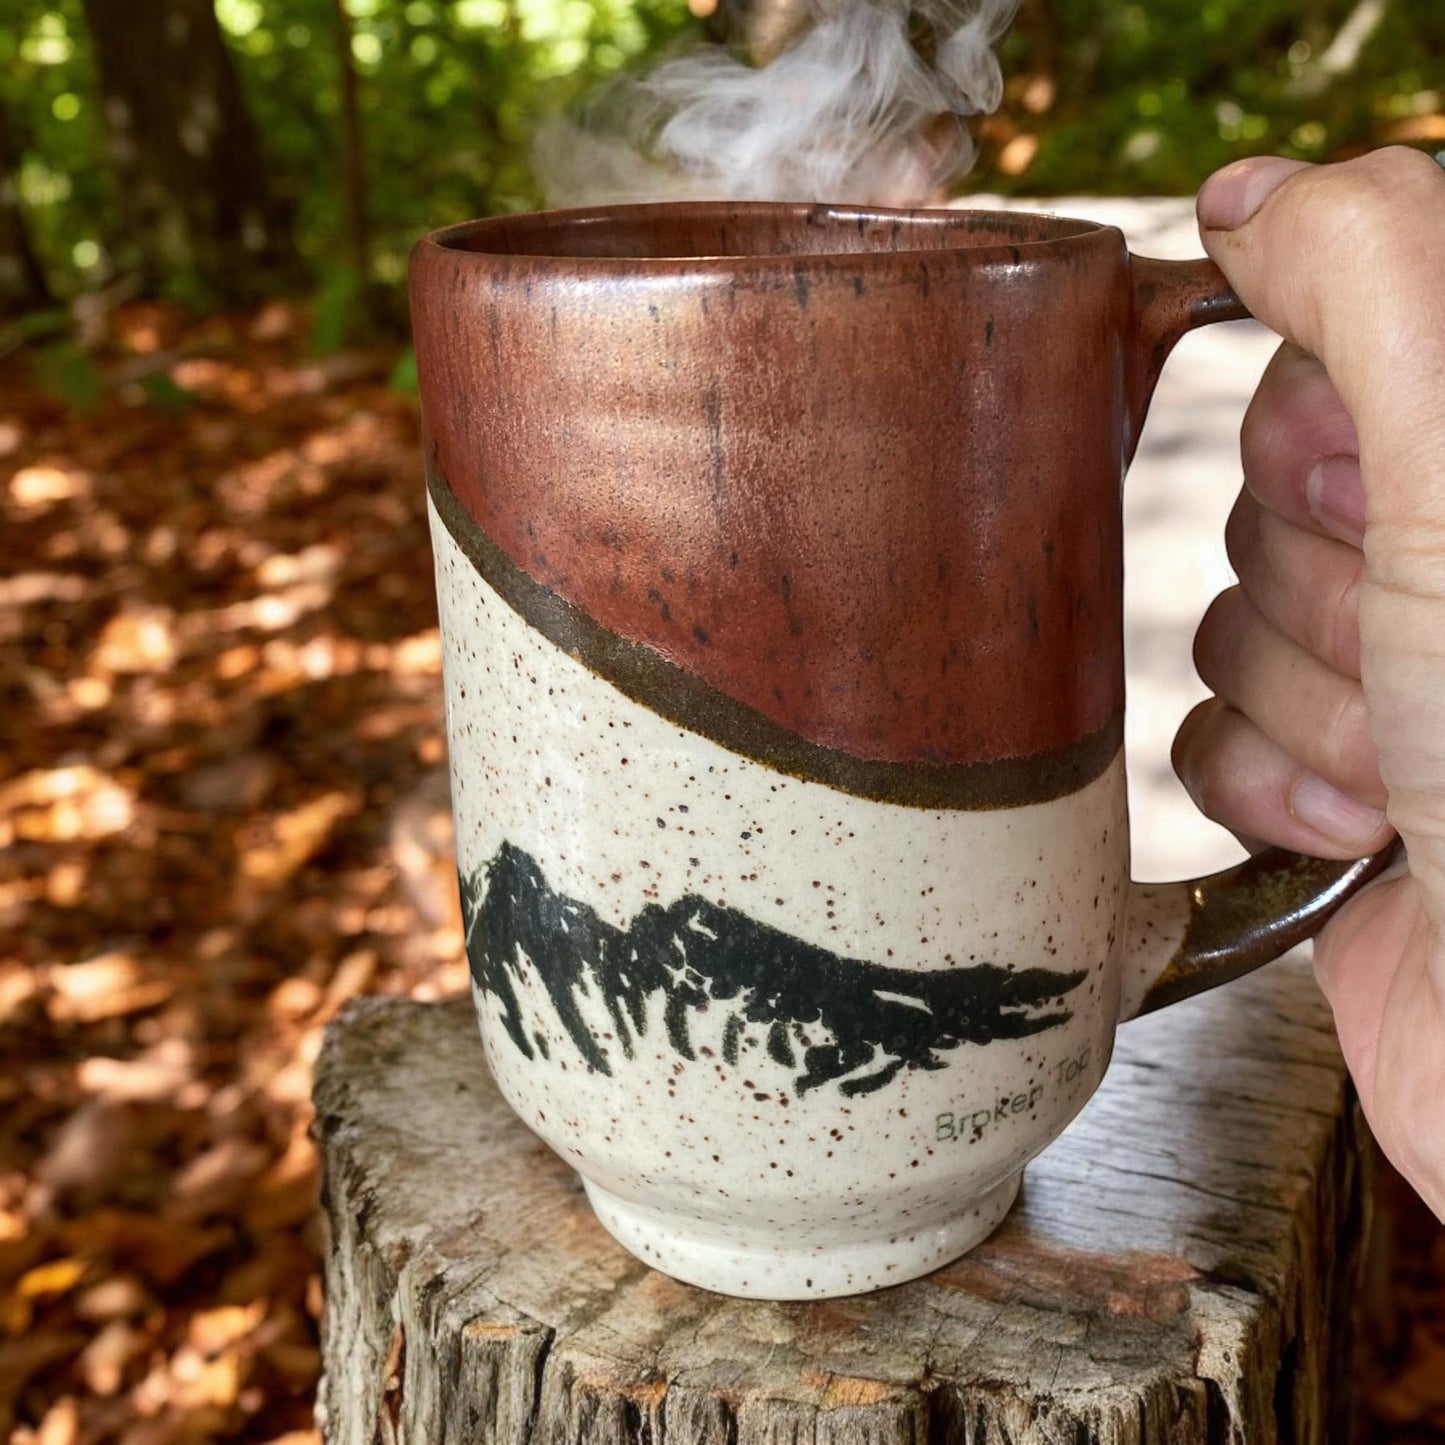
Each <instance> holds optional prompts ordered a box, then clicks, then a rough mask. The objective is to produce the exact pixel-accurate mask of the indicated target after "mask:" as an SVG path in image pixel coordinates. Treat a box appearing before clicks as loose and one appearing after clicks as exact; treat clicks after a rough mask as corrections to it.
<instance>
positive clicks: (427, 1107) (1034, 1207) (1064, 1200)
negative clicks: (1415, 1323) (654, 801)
mask: <svg viewBox="0 0 1445 1445" xmlns="http://www.w3.org/2000/svg"><path fill="white" fill-rule="evenodd" d="M315 1097H316V1106H317V1124H316V1129H317V1135H318V1138H319V1140H320V1143H321V1148H322V1152H323V1156H324V1166H325V1181H326V1187H325V1207H326V1214H327V1218H328V1221H329V1225H330V1234H331V1237H330V1243H329V1250H328V1260H327V1324H326V1342H325V1356H326V1380H325V1383H324V1386H323V1392H322V1403H321V1412H322V1415H323V1420H324V1427H325V1434H326V1439H327V1440H328V1441H329V1442H331V1445H370V1442H373V1441H384V1442H392V1441H396V1442H401V1441H410V1442H427V1445H453V1442H455V1445H461V1442H468V1445H471V1442H482V1441H487V1442H491V1441H498V1442H503V1441H506V1442H518V1445H521V1442H528V1445H534V1442H535V1445H552V1442H558V1445H561V1442H564V1441H565V1442H569V1445H570V1442H585V1445H594V1442H596V1445H601V1442H633V1441H648V1442H651V1445H661V1442H662V1441H664V1440H666V1441H668V1442H670V1445H714V1442H716V1445H734V1442H736V1445H753V1442H757V1445H762V1442H769V1445H773V1442H776V1445H783V1442H795V1441H807V1442H810V1445H824V1442H835V1441H836V1442H848V1445H863V1442H877V1445H914V1442H922V1441H925V1440H926V1441H929V1442H959V1445H983V1442H985V1441H987V1442H988V1445H999V1442H1003V1445H1056V1442H1057V1445H1081V1442H1095V1441H1097V1442H1108V1445H1150V1442H1164V1441H1168V1442H1171V1445H1176V1442H1177V1445H1190V1442H1199V1445H1220V1442H1236V1441H1237V1442H1251V1445H1253V1442H1274V1441H1290V1442H1293V1441H1300V1442H1306V1441H1308V1442H1315V1441H1321V1442H1322V1441H1331V1442H1338V1441H1343V1440H1346V1439H1348V1430H1349V1426H1348V1417H1349V1411H1350V1405H1351V1402H1350V1399H1349V1393H1350V1385H1349V1380H1350V1375H1351V1370H1350V1368H1349V1362H1350V1359H1351V1356H1350V1350H1351V1343H1352V1342H1351V1333H1352V1330H1351V1311H1352V1304H1353V1299H1354V1297H1355V1293H1356V1288H1357V1274H1358V1260H1359V1244H1360V1237H1361V1233H1362V1226H1361V1220H1360V1214H1361V1199H1362V1197H1363V1196H1362V1187H1363V1186H1362V1179H1361V1166H1360V1163H1359V1160H1360V1158H1361V1151H1360V1150H1359V1148H1358V1143H1359V1138H1360V1131H1361V1129H1362V1127H1363V1126H1362V1124H1361V1123H1360V1121H1359V1116H1358V1111H1357V1108H1356V1106H1355V1104H1354V1102H1353V1099H1352V1096H1351V1095H1350V1093H1349V1090H1348V1086H1347V1083H1346V1080H1345V1076H1344V1071H1343V1069H1342V1067H1341V1065H1340V1062H1339V1058H1338V1054H1337V1051H1336V1048H1335V1044H1334V1040H1333V1034H1332V1031H1331V1029H1330V1024H1329V1017H1328V1012H1327V1009H1326V1007H1325V1005H1324V1004H1323V1002H1322V1000H1321V999H1320V998H1319V996H1318V994H1317V992H1316V991H1315V989H1314V986H1313V983H1312V981H1311V980H1310V978H1309V975H1308V968H1307V966H1306V965H1305V964H1304V963H1303V962H1302V961H1301V960H1300V959H1298V958H1291V959H1289V960H1286V961H1285V962H1283V963H1281V964H1279V965H1276V966H1274V967H1272V968H1270V969H1267V970H1265V971H1264V972H1263V973H1261V974H1257V975H1255V976H1253V977H1251V978H1249V979H1247V980H1244V981H1241V982H1240V983H1237V984H1235V985H1232V986H1231V987H1230V988H1228V989H1226V990H1224V991H1223V992H1221V993H1218V994H1215V995H1211V996H1207V997H1205V998H1202V999H1199V1000H1196V1001H1193V1002H1191V1003H1189V1004H1186V1005H1182V1006H1179V1007H1177V1008H1174V1009H1171V1010H1167V1011H1165V1012H1164V1013H1161V1014H1159V1015H1156V1016H1154V1017H1152V1018H1150V1019H1147V1020H1144V1021H1142V1022H1140V1023H1137V1024H1133V1025H1130V1026H1129V1027H1128V1028H1127V1029H1126V1030H1125V1031H1124V1032H1123V1033H1121V1035H1120V1037H1119V1044H1118V1048H1117V1051H1116V1056H1115V1060H1114V1065H1113V1067H1112V1069H1111V1071H1110V1074H1109V1078H1108V1080H1107V1081H1106V1083H1105V1086H1104V1088H1103V1089H1102V1090H1101V1091H1100V1093H1099V1094H1098V1095H1097V1096H1096V1098H1095V1099H1094V1100H1093V1101H1092V1103H1091V1104H1090V1105H1089V1107H1088V1108H1087V1109H1086V1111H1085V1112H1084V1114H1083V1115H1082V1116H1081V1117H1080V1118H1079V1120H1078V1121H1077V1122H1076V1123H1075V1125H1074V1126H1073V1127H1072V1128H1071V1129H1070V1130H1069V1132H1068V1133H1067V1134H1066V1135H1065V1136H1064V1138H1063V1139H1061V1140H1060V1141H1059V1142H1058V1143H1057V1144H1056V1145H1054V1147H1053V1148H1052V1149H1050V1150H1049V1151H1048V1152H1047V1153H1045V1154H1044V1155H1043V1156H1042V1157H1040V1158H1039V1159H1038V1160H1037V1161H1036V1162H1035V1163H1034V1164H1033V1165H1031V1166H1030V1169H1029V1171H1028V1175H1027V1177H1026V1181H1025V1185H1024V1193H1023V1196H1022V1198H1021V1201H1020V1204H1019V1205H1018V1207H1017V1208H1016V1209H1015V1211H1014V1212H1013V1214H1012V1215H1011V1216H1010V1218H1009V1219H1008V1221H1007V1222H1006V1223H1005V1225H1004V1226H1003V1228H1002V1229H1001V1230H1000V1231H999V1232H998V1234H996V1235H995V1236H994V1238H993V1239H992V1240H990V1241H989V1242H988V1243H987V1244H986V1245H984V1246H983V1247H981V1248H980V1249H978V1250H976V1251H975V1252H974V1253H973V1254H971V1255H969V1256H968V1257H966V1258H965V1259H963V1260H960V1261H958V1262H957V1263H955V1264H953V1265H951V1266H949V1267H947V1268H945V1269H943V1270H940V1271H938V1272H937V1273H935V1274H933V1275H931V1276H929V1277H928V1278H926V1279H923V1280H919V1281H917V1282H915V1283H913V1284H909V1285H904V1286H900V1287H899V1288H897V1289H893V1290H888V1291H885V1292H882V1293H879V1294H875V1295H870V1296H866V1297H862V1298H855V1299H845V1300H834V1301H824V1302H819V1303H813V1304H765V1303H757V1302H750V1301H740V1300H731V1299H725V1298H722V1297H720V1296H716V1295H711V1294H707V1293H705V1292H703V1291H700V1290H696V1289H692V1288H689V1287H687V1286H684V1285H681V1284H677V1283H675V1282H674V1281H672V1280H670V1279H668V1278H666V1277H665V1276H662V1275H660V1274H657V1273H655V1272H653V1271H652V1270H650V1269H648V1268H646V1267H645V1266H644V1265H642V1264H640V1263H638V1262H637V1261H635V1260H633V1259H632V1258H631V1257H630V1256H629V1255H627V1254H626V1253H624V1252H623V1251H622V1250H621V1249H620V1248H619V1247H618V1246H617V1245H615V1244H614V1243H613V1242H612V1241H611V1239H610V1238H609V1237H608V1236H607V1235H606V1234H605V1233H604V1232H603V1230H602V1229H601V1227H600V1226H599V1225H598V1224H597V1223H596V1222H595V1220H594V1219H593V1218H592V1215H591V1213H590V1211H589V1210H588V1208H587V1205H586V1202H585V1200H584V1198H583V1196H582V1193H581V1190H580V1187H579V1185H578V1183H577V1180H576V1177H575V1176H574V1175H573V1174H572V1172H571V1171H570V1170H569V1169H568V1168H567V1167H566V1166H565V1165H563V1164H562V1163H561V1162H560V1161H558V1160H557V1159H556V1158H554V1157H553V1156H552V1155H551V1154H550V1153H549V1152H548V1151H547V1150H546V1149H545V1148H544V1147H543V1146H542V1145H541V1144H540V1143H538V1142H537V1141H536V1140H535V1139H533V1137H532V1136H531V1135H530V1134H528V1133H527V1132H526V1130H525V1129H524V1128H523V1127H522V1126H521V1125H520V1124H519V1123H518V1122H517V1121H516V1120H515V1119H514V1118H513V1116H512V1115H511V1113H510V1111H509V1110H508V1109H507V1107H506V1106H505V1104H504V1103H503V1102H502V1101H501V1099H500V1097H499V1096H498V1095H497V1093H496V1091H495V1089H494V1088H493V1086H492V1084H491V1081H490V1079H489V1078H488V1076H487V1072H486V1069H485V1065H484V1063H483V1060H482V1052H481V1048H480V1046H479V1044H478V1042H477V1038H476V1031H475V1026H474V1022H473V1018H472V1010H471V1005H470V1002H468V1001H464V1000H461V1001H456V1002H453V1003H446V1004H413V1003H407V1002H401V1001H397V1000H392V999H365V1000H360V1001H358V1002H356V1003H355V1004H353V1005H351V1006H350V1007H349V1008H348V1009H347V1010H346V1012H345V1014H344V1015H343V1016H342V1018H341V1019H340V1020H338V1022H337V1023H335V1024H334V1025H333V1026H332V1028H331V1030H330V1032H329V1034H328V1037H327V1040H326V1044H325V1048H324V1050H323V1052H322V1055H321V1058H320V1060H319V1063H318V1067H317V1082H316V1093H315Z"/></svg>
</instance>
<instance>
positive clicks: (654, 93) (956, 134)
mask: <svg viewBox="0 0 1445 1445" xmlns="http://www.w3.org/2000/svg"><path fill="white" fill-rule="evenodd" d="M806 3H807V9H806V11H805V12H804V13H803V17H802V18H803V26H802V27H801V28H800V29H795V30H794V33H793V35H792V37H791V38H790V39H789V40H788V41H787V42H786V43H784V44H783V45H782V48H781V49H779V50H777V52H776V54H774V55H773V56H772V58H771V59H769V60H768V61H767V63H765V64H756V63H750V62H749V61H748V60H747V59H745V58H743V57H742V56H740V55H739V54H737V53H735V52H734V51H732V50H730V49H728V48H725V47H723V46H720V45H710V46H703V47H701V48H699V49H695V50H692V51H689V52H687V53H685V54H681V55H677V56H674V57H672V58H671V59H668V60H664V61H663V62H662V63H661V64H660V65H658V66H657V67H656V68H655V69H654V70H652V71H651V73H649V74H647V75H645V76H642V77H641V78H638V79H630V80H624V81H620V82H617V83H615V84H614V85H612V86H609V87H606V88H604V89H603V91H601V92H600V93H599V94H598V95H596V96H595V97H594V98H593V99H592V102H591V104H590V105H589V107H588V109H587V112H586V113H585V114H584V116H583V119H582V122H581V123H580V124H578V123H575V122H555V123H553V124H552V125H550V126H548V127H546V128H544V129H543V131H542V132H541V133H540V134H539V136H538V142H537V147H536V155H535V160H536V169H537V174H538V176H539V177H540V179H541V181H542V184H543V187H544V189H545V191H546V194H547V199H548V203H549V204H550V205H595V204H611V203H618V202H623V201H648V200H664V199H666V200H675V199H686V198H694V199H726V200H797V201H811V200H826V201H841V202H854V203H869V204H874V205H915V204H919V203H922V202H924V201H926V200H927V199H928V198H929V197H930V195H932V194H933V193H934V192H936V191H937V190H938V188H939V187H941V186H944V185H946V184H947V183H948V182H949V181H950V180H952V179H953V178H954V177H956V176H958V175H960V174H962V173H963V172H964V171H966V170H967V169H968V167H969V166H970V165H971V164H972V162H973V156H974V146H973V141H972V139H971V137H970V136H969V133H968V130H967V127H966V126H965V125H964V123H963V120H962V117H964V116H967V115H975V114H978V113H980V112H988V111H991V110H994V109H995V108H996V107H997V106H998V103H999V101H1000V99H1001V98H1002V95H1003V78H1002V76H1001V75H1000V73H999V67H998V61H997V59H996V58H995V56H994V53H993V46H994V44H995V43H996V42H997V41H998V39H999V37H1000V36H1002V34H1003V33H1004V31H1005V30H1006V29H1007V28H1008V25H1009V22H1010V21H1011V20H1012V19H1013V15H1014V11H1015V10H1016V9H1017V7H1018V3H1019V0H806Z"/></svg>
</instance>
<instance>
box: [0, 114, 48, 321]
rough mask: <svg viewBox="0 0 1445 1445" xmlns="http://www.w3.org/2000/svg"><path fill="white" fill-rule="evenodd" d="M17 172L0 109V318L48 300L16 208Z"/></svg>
mask: <svg viewBox="0 0 1445 1445" xmlns="http://www.w3.org/2000/svg"><path fill="white" fill-rule="evenodd" d="M19 175H20V146H19V145H18V144H17V143H16V140H15V137H14V136H13V135H12V133H11V130H10V117H9V116H8V115H6V113H5V111H4V110H3V109H0V318H4V317H7V316H19V315H21V314H22V313H24V312H26V311H34V310H37V309H39V308H40V307H42V306H48V305H50V304H51V301H52V297H51V294H50V287H49V286H48V285H47V284H46V281H45V273H44V272H43V271H42V270H41V269H40V263H39V261H38V260H36V257H35V252H34V250H33V249H32V248H31V245H30V236H29V233H28V232H27V230H26V228H25V215H24V213H23V212H22V210H21V209H20V188H19V185H18V180H19Z"/></svg>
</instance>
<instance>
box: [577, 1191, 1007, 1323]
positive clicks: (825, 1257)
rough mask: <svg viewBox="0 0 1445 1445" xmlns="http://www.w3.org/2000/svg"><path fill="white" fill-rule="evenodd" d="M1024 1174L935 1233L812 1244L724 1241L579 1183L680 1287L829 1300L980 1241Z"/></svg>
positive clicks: (608, 1225)
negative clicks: (679, 1281) (808, 1245)
mask: <svg viewBox="0 0 1445 1445" xmlns="http://www.w3.org/2000/svg"><path fill="white" fill-rule="evenodd" d="M1022 1179H1023V1174H1022V1172H1020V1173H1018V1174H1014V1175H1011V1176H1010V1177H1009V1178H1007V1179H1005V1180H1004V1181H1003V1182H1002V1183H1001V1184H996V1185H995V1186H994V1187H993V1188H992V1189H990V1190H989V1191H988V1192H987V1193H986V1194H982V1195H979V1196H978V1197H977V1198H975V1199H972V1200H970V1201H969V1202H968V1204H967V1205H966V1207H965V1208H964V1209H963V1210H962V1211H961V1213H959V1214H958V1215H957V1216H956V1217H955V1218H953V1219H951V1220H949V1221H948V1222H947V1223H945V1224H942V1225H939V1226H937V1227H936V1228H933V1229H926V1230H919V1231H917V1232H916V1233H911V1234H909V1233H899V1234H895V1235H891V1236H889V1237H888V1238H887V1239H877V1240H870V1239H859V1240H848V1241H846V1242H842V1243H831V1244H825V1245H820V1246H814V1247H811V1248H809V1247H806V1246H797V1245H789V1246H782V1245H775V1244H767V1243H760V1242H749V1241H742V1242H738V1243H732V1242H724V1241H722V1240H720V1239H719V1238H717V1236H716V1235H715V1234H712V1233H710V1232H708V1233H704V1232H701V1231H696V1232H694V1231H690V1230H689V1224H690V1221H688V1220H686V1219H679V1218H678V1217H677V1216H675V1215H671V1214H664V1213H661V1212H660V1211H657V1210H654V1209H649V1208H647V1207H646V1206H645V1205H639V1204H633V1203H631V1202H629V1201H627V1200H624V1199H619V1198H618V1197H617V1196H616V1195H615V1194H609V1193H608V1192H607V1191H606V1190H605V1189H601V1188H599V1187H598V1186H597V1185H595V1184H593V1183H591V1182H590V1181H588V1180H585V1179H584V1180H583V1181H582V1182H583V1187H584V1188H585V1189H586V1191H587V1198H588V1200H589V1201H590V1202H591V1205H592V1209H593V1212H594V1213H595V1214H596V1215H597V1218H598V1220H599V1221H600V1222H601V1224H602V1226H603V1228H604V1229H606V1230H607V1232H608V1233H609V1234H610V1235H611V1236H612V1237H613V1238H614V1239H615V1240H616V1241H617V1242H618V1243H619V1244H620V1245H622V1246H623V1248H624V1249H626V1250H628V1251H629V1252H630V1253H632V1254H634V1255H636V1256H637V1257H638V1258H639V1259H640V1260H642V1261H643V1262H644V1263H645V1264H650V1265H651V1266H652V1267H653V1268H654V1269H658V1270H661V1271H662V1272H663V1273H664V1274H667V1275H671V1276H672V1277H673V1278H674V1279H679V1280H682V1281H683V1282H684V1283H685V1284H692V1285H697V1286H699V1287H700V1288H702V1289H709V1290H714V1291H716V1292H717V1293H719V1294H726V1295H735V1296H738V1297H739V1298H742V1299H766V1300H804V1299H829V1298H832V1297H834V1296H838V1295H850V1294H866V1293H868V1292H869V1291H871V1290H875V1289H884V1288H886V1287H887V1286H889V1285H894V1284H903V1283H904V1282H905V1281H906V1280H910V1279H917V1278H918V1276H919V1275H923V1274H928V1273H929V1272H930V1271H931V1270H935V1269H938V1268H940V1267H941V1266H943V1265H945V1264H948V1263H949V1262H950V1261H951V1260H954V1259H957V1258H958V1257H959V1256H960V1255H962V1254H966V1253H967V1252H968V1251H969V1250H970V1249H972V1248H973V1247H974V1246H975V1245H978V1244H981V1243H982V1242H983V1241H984V1240H985V1239H987V1238H988V1236H989V1235H990V1234H992V1233H993V1232H994V1230H995V1229H997V1228H998V1226H999V1224H1000V1223H1002V1221H1003V1218H1004V1216H1005V1215H1006V1214H1007V1213H1008V1212H1009V1209H1010V1208H1011V1207H1012V1205H1013V1202H1014V1199H1015V1198H1016V1197H1017V1195H1018V1191H1019V1184H1020V1182H1021V1180H1022Z"/></svg>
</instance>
